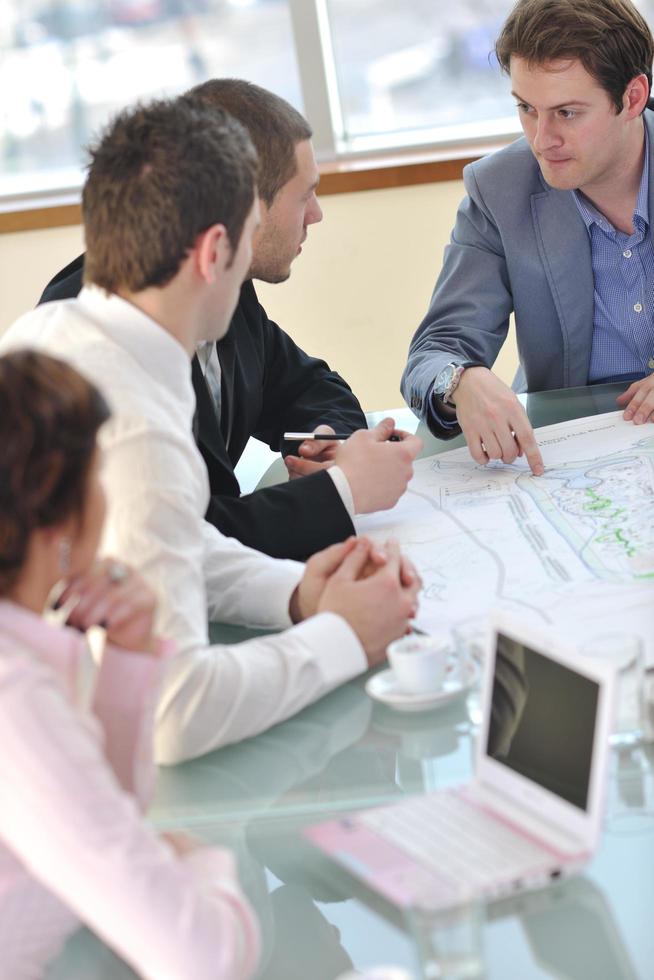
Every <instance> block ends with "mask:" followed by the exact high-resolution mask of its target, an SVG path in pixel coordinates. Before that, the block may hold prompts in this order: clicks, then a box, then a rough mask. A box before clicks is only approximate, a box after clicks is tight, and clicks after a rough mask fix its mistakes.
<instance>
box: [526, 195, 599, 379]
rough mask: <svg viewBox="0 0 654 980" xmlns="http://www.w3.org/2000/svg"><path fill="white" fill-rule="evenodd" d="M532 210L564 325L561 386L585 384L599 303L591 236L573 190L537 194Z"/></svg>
mask: <svg viewBox="0 0 654 980" xmlns="http://www.w3.org/2000/svg"><path fill="white" fill-rule="evenodd" d="M531 211H532V217H533V221H534V228H535V231H536V238H537V241H538V250H539V252H540V257H541V261H542V263H543V267H544V269H545V273H546V275H547V279H548V282H549V286H550V289H551V291H552V298H553V300H554V305H555V306H556V311H557V313H558V317H559V321H560V324H561V333H562V343H563V387H565V388H571V387H575V386H577V385H585V384H587V381H588V366H589V363H590V349H591V344H592V341H593V310H594V304H595V297H594V282H593V268H592V264H591V254H590V241H589V238H588V232H587V231H586V226H585V225H584V223H583V221H582V218H581V215H580V214H579V212H578V210H577V207H576V205H575V203H574V200H573V199H572V195H571V193H570V192H569V191H557V190H553V189H551V188H550V189H548V190H546V191H544V192H543V193H540V194H533V195H532V198H531ZM535 314H536V316H537V314H538V311H535Z"/></svg>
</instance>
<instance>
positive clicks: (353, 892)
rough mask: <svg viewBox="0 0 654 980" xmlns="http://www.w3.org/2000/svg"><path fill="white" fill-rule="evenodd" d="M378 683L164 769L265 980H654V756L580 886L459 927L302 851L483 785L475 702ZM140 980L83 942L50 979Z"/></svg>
mask: <svg viewBox="0 0 654 980" xmlns="http://www.w3.org/2000/svg"><path fill="white" fill-rule="evenodd" d="M620 390H621V389H620V387H619V386H615V385H606V386H602V387H601V388H600V387H598V388H594V389H573V390H568V391H565V392H549V393H544V394H539V395H533V396H529V397H528V398H527V399H526V401H527V409H528V412H529V415H530V417H531V419H532V421H533V422H534V424H535V425H544V424H548V423H551V422H556V421H562V420H564V419H568V418H574V417H581V416H584V415H592V414H596V413H599V412H603V411H611V410H613V409H614V408H615V403H614V398H615V395H616V394H617V393H618V392H619V391H620ZM426 443H427V444H426V446H425V453H426V454H429V453H431V452H434V451H443V450H446V449H449V448H454V446H455V445H457V444H459V440H457V441H455V442H449V443H442V442H439V441H438V440H433V439H432V437H431V436H428V439H427V440H426ZM211 631H212V636H213V637H214V639H219V640H223V641H238V640H240V639H245V638H246V637H247V636H250V635H252V633H250V632H248V631H246V630H239V629H236V628H233V627H232V628H230V627H225V626H220V625H212V627H211ZM365 680H366V678H365V677H364V678H359V679H357V680H355V681H352V682H351V683H349V684H347V685H345V686H344V687H342V688H341V689H339V690H337V691H335V692H333V693H332V694H331V695H329V696H327V697H326V698H323V699H322V700H321V701H320V702H318V703H317V704H315V705H312V706H311V707H309V708H307V709H305V710H304V711H302V712H301V713H300V714H298V715H296V716H295V717H294V718H292V719H290V720H289V721H287V722H285V723H283V724H280V725H278V726H276V727H275V728H273V729H272V730H270V731H269V732H266V733H264V734H262V735H260V736H258V737H256V738H253V739H250V740H248V741H246V742H243V743H241V744H239V745H235V746H230V747H228V748H225V749H222V750H219V751H216V752H214V753H211V754H209V755H206V756H204V757H203V758H200V759H197V760H195V761H193V762H189V763H186V764H184V765H180V766H177V767H174V768H169V769H162V770H160V772H159V776H158V784H157V792H156V797H155V801H154V805H153V807H152V809H151V813H150V816H151V819H152V821H153V822H154V824H155V825H156V826H157V827H159V828H162V829H163V828H165V829H172V828H175V829H185V830H187V831H188V832H190V833H193V834H195V835H196V836H198V837H199V838H201V839H204V840H206V841H208V842H214V843H220V844H225V845H227V846H229V847H231V848H232V849H233V850H234V851H235V852H236V854H237V855H238V860H239V867H240V873H241V879H242V882H243V885H244V887H245V889H246V891H247V892H248V894H249V896H250V898H251V900H252V902H253V903H254V905H255V907H256V909H257V912H258V915H259V919H260V923H261V930H262V938H263V953H262V959H261V964H260V970H259V973H258V977H259V978H260V980H335V978H336V977H339V976H340V975H341V974H342V973H344V972H345V971H346V970H347V969H348V968H350V969H351V968H352V967H354V968H355V969H357V970H360V971H362V970H364V969H365V968H369V967H372V966H374V965H380V964H389V965H390V964H393V965H396V966H401V967H404V968H405V969H406V970H407V971H408V972H409V974H410V975H411V976H412V977H415V978H416V980H418V978H420V980H434V978H437V977H455V976H461V975H462V974H461V973H460V971H458V969H456V968H454V969H453V970H451V971H450V972H448V971H447V970H446V969H444V967H443V962H444V959H443V958H444V950H445V947H446V946H448V944H449V948H450V951H451V947H452V944H453V943H456V942H458V943H459V945H460V946H462V947H464V949H465V950H467V954H468V961H467V967H468V973H467V974H466V975H467V976H473V975H474V976H478V977H486V978H492V980H531V978H534V980H535V978H546V977H557V978H574V980H632V978H641V980H648V978H651V977H653V976H654V965H653V964H654V928H653V923H654V746H652V745H642V746H635V747H631V748H629V749H623V750H620V751H617V750H614V751H613V753H612V760H611V775H610V785H609V791H608V801H607V815H606V822H605V830H604V835H603V840H602V843H601V846H600V849H599V851H598V853H597V855H596V856H595V857H594V859H593V860H592V862H591V863H590V864H589V866H588V867H587V868H586V869H585V871H584V872H583V873H582V874H581V875H578V876H576V877H575V878H572V879H569V880H567V881H564V882H559V883H557V884H556V885H553V886H550V887H549V888H546V889H542V890H540V891H538V892H531V893H524V894H522V895H519V896H518V897H512V898H511V899H505V900H503V901H496V902H492V903H488V904H484V903H481V904H479V905H477V906H473V907H471V908H469V909H467V910H466V912H465V918H464V919H461V920H459V922H458V923H455V925H454V926H453V925H452V923H451V922H449V921H448V920H447V918H444V917H442V916H441V917H438V916H434V915H430V914H428V913H425V912H424V911H420V910H414V911H412V912H410V913H406V914H405V913H402V912H400V911H399V910H397V909H395V908H393V907H392V906H390V905H388V904H387V903H386V902H385V901H384V900H383V899H381V898H380V897H378V896H376V895H375V894H373V893H372V892H370V891H368V890H367V889H366V888H365V887H364V886H363V885H362V884H360V883H359V882H358V881H357V880H356V879H355V878H354V877H352V876H350V875H349V874H348V873H347V872H345V871H344V870H341V869H340V868H338V867H337V866H336V865H334V864H332V863H331V862H330V861H328V860H327V859H326V858H324V857H323V856H322V855H321V854H320V853H319V852H318V851H316V850H314V848H313V847H312V846H311V845H309V843H308V842H306V841H305V840H304V839H303V836H302V828H303V827H304V826H306V825H308V824H311V823H315V822H318V821H320V820H322V819H327V818H331V817H333V816H334V815H335V814H340V813H343V812H346V811H348V810H351V809H354V808H359V807H365V806H371V805H375V804H378V803H385V802H389V801H393V800H397V799H399V798H401V797H403V796H404V795H406V794H410V793H416V792H418V793H420V792H424V791H426V790H431V789H435V788H440V787H444V786H449V785H452V784H454V783H457V782H460V781H463V780H465V779H466V778H468V777H469V775H470V773H471V763H472V758H473V752H474V746H475V737H476V729H475V726H474V724H473V722H472V721H471V716H472V717H474V716H475V707H476V706H477V695H476V693H475V692H473V693H471V694H470V695H469V697H468V699H467V700H466V699H463V698H462V699H460V700H459V701H455V702H453V703H451V704H450V705H448V706H447V707H443V708H441V709H440V710H435V711H428V712H425V713H420V714H402V713H396V712H393V711H391V710H390V709H389V708H386V707H384V706H382V705H380V704H376V703H375V704H373V702H372V701H371V700H370V699H369V698H368V696H367V695H366V693H365V690H364V684H365ZM0 957H1V953H0ZM475 960H476V969H475V968H474V961H475ZM0 972H1V970H0ZM132 976H133V974H132V973H131V971H130V970H129V969H128V968H127V967H125V966H124V965H123V964H121V963H120V962H119V961H118V960H117V959H116V958H115V957H114V956H113V954H111V953H110V952H109V951H108V950H107V949H106V948H105V947H103V946H102V945H101V943H100V942H99V941H98V940H96V939H95V938H94V937H92V936H91V935H90V933H88V932H87V931H84V930H82V931H80V932H79V933H78V934H77V935H76V936H75V937H73V939H71V940H70V942H69V943H68V945H67V947H66V949H65V951H64V953H63V954H62V956H61V957H60V958H59V960H58V961H57V962H56V963H55V964H54V965H53V966H52V968H51V970H50V972H49V973H48V977H49V978H51V980H64V978H66V980H73V978H77V977H87V978H94V980H95V978H101V980H122V978H123V977H125V978H126V977H132Z"/></svg>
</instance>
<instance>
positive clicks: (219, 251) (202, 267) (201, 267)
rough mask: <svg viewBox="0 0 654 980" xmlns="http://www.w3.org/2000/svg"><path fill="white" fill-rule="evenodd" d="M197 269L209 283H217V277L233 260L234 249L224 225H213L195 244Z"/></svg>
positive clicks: (199, 236)
mask: <svg viewBox="0 0 654 980" xmlns="http://www.w3.org/2000/svg"><path fill="white" fill-rule="evenodd" d="M195 254H196V267H197V270H198V273H199V274H200V276H201V277H202V279H204V281H205V282H207V283H212V282H215V279H216V275H218V274H219V273H220V271H221V270H222V269H224V268H225V267H226V266H227V265H228V264H229V262H230V260H231V255H232V247H231V245H230V243H229V236H228V234H227V229H226V228H225V226H224V225H211V227H210V228H207V229H206V230H205V231H203V232H202V233H201V234H200V235H198V238H197V241H196V243H195Z"/></svg>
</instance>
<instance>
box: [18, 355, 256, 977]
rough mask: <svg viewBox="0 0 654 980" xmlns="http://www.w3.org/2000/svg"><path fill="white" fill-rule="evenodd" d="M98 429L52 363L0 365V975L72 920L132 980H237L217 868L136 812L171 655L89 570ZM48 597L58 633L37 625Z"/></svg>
mask: <svg viewBox="0 0 654 980" xmlns="http://www.w3.org/2000/svg"><path fill="white" fill-rule="evenodd" d="M107 416H108V410H107V407H106V405H105V403H104V401H103V399H102V397H101V395H100V394H99V392H98V391H97V389H95V388H94V387H93V386H92V385H90V384H89V383H88V382H86V381H85V380H84V379H83V378H82V377H81V376H80V375H79V374H78V373H77V372H76V371H74V370H73V369H72V368H71V367H69V366H67V365H65V364H64V363H63V362H61V361H59V360H57V359H55V358H52V357H49V356H46V355H43V354H38V353H35V352H32V351H26V350H25V351H17V352H15V353H12V354H9V355H6V356H4V357H0V745H1V746H2V751H1V752H0V949H1V950H2V953H1V956H2V967H1V969H0V972H1V973H2V977H3V980H9V978H15V977H30V978H32V977H35V976H39V975H40V971H41V970H42V969H43V968H44V967H45V965H46V963H47V962H48V961H49V960H50V959H51V958H52V957H53V956H54V955H56V953H57V952H58V950H59V948H60V947H61V945H62V943H63V940H64V939H65V938H66V937H67V936H68V935H69V934H70V933H71V932H72V931H73V930H74V929H75V928H76V926H77V925H78V924H79V922H80V920H81V921H82V922H84V923H86V924H87V925H88V926H89V927H90V928H91V929H93V930H94V931H95V932H97V933H98V934H99V935H100V936H101V937H102V939H104V940H105V941H106V942H107V943H108V944H109V945H110V946H112V947H113V948H114V949H115V950H116V952H117V953H118V954H119V955H120V956H122V957H123V958H124V959H125V960H127V962H128V963H129V964H130V965H131V966H132V967H133V968H134V969H135V970H136V971H137V972H138V973H139V974H140V975H142V976H144V977H150V978H156V980H164V978H170V980H184V978H189V980H201V978H212V980H217V978H223V980H227V978H230V980H231V978H241V977H249V976H250V975H251V973H252V971H253V969H254V966H255V963H256V957H257V950H258V937H257V930H256V925H255V923H254V920H253V917H252V914H251V912H250V910H249V907H248V905H247V903H246V902H245V900H244V898H243V897H242V895H241V893H240V891H239V888H238V883H237V880H236V875H235V868H234V865H233V861H232V858H231V855H229V854H228V853H226V852H223V851H220V850H217V849H213V848H212V849H209V848H206V847H201V846H199V845H198V844H196V843H195V842H193V841H191V840H190V839H189V838H186V837H185V836H183V835H169V836H168V837H167V839H166V840H161V839H159V838H157V836H156V835H155V833H154V832H153V830H152V829H151V828H150V827H149V826H148V825H147V824H146V822H145V821H144V820H143V818H142V817H141V814H140V813H139V808H142V807H143V806H144V805H145V803H147V800H148V796H149V792H150V789H151V786H152V775H153V772H154V769H153V765H152V758H151V744H152V726H151V715H152V707H153V705H154V702H155V699H156V694H157V689H158V678H159V677H160V675H161V673H162V671H163V669H164V667H165V661H166V658H167V656H168V655H169V653H170V650H169V648H168V647H169V645H168V644H166V643H165V642H163V641H161V640H160V639H158V638H157V636H156V635H155V633H154V630H153V620H154V614H155V601H154V597H153V595H152V593H151V591H150V589H149V588H148V586H147V585H146V584H145V582H144V581H143V580H142V579H141V578H140V577H139V576H138V575H137V574H136V573H135V572H133V571H131V570H130V569H129V568H127V567H126V566H124V565H122V564H119V563H117V562H113V561H111V560H104V561H101V562H98V561H96V560H95V554H96V550H97V547H98V544H99V540H100V536H101V532H102V523H103V519H104V512H105V500H104V493H103V490H102V487H101V484H100V479H99V469H100V465H101V463H100V458H99V452H98V449H97V448H96V434H97V431H98V429H99V428H100V426H101V425H102V423H103V422H104V421H105V419H106V418H107ZM55 587H57V588H58V589H59V592H60V596H59V601H58V603H57V605H58V607H59V610H60V612H59V617H60V619H63V618H65V620H66V623H65V625H57V624H55V623H53V622H51V621H49V620H48V619H47V618H44V615H43V613H44V610H45V609H46V608H47V606H48V604H49V602H51V600H52V596H53V595H54V594H55V593H54V590H55ZM93 626H101V627H102V628H103V629H104V631H105V646H104V650H103V653H102V658H101V663H100V667H99V668H98V669H97V672H95V677H94V682H93V684H92V685H90V684H89V683H88V678H89V677H90V676H92V675H93V673H94V668H93V663H92V660H91V658H90V654H89V651H88V645H87V643H86V637H85V633H86V631H87V630H88V629H90V628H91V627H93ZM26 933H27V935H28V940H26Z"/></svg>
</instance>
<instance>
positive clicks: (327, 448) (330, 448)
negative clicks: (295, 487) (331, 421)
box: [284, 425, 340, 480]
mask: <svg viewBox="0 0 654 980" xmlns="http://www.w3.org/2000/svg"><path fill="white" fill-rule="evenodd" d="M313 431H314V432H323V433H325V434H328V433H329V434H332V433H333V432H334V430H333V429H332V427H331V425H317V426H316V427H315V429H314V430H313ZM339 446H340V443H339V442H338V440H337V439H335V440H334V441H333V442H327V441H325V440H323V439H319V440H317V441H316V442H312V441H310V440H308V439H307V440H306V442H301V443H300V445H299V446H298V450H297V452H298V454H297V456H290V455H289V456H285V457H284V463H285V464H286V469H287V470H288V478H289V480H296V479H297V478H298V476H308V475H309V474H310V473H317V472H318V470H326V469H327V467H328V466H331V465H332V464H333V462H334V456H335V455H336V450H337V449H338V447H339Z"/></svg>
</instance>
